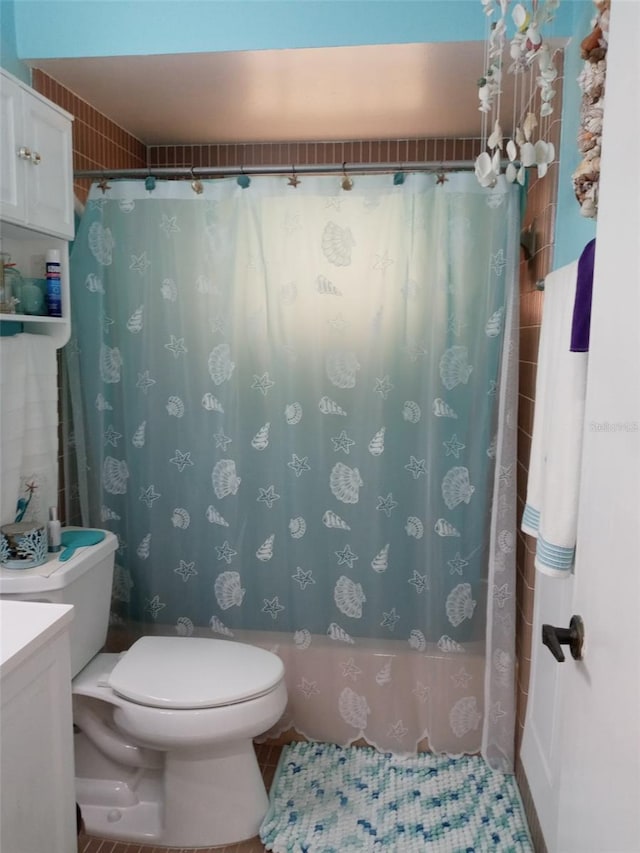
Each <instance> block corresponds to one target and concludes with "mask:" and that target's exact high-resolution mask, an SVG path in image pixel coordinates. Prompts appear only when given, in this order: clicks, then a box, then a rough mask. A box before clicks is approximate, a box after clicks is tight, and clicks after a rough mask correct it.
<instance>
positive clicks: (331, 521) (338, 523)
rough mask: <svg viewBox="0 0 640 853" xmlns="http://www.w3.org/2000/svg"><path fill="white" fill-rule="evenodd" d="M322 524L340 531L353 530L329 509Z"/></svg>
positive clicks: (323, 517)
mask: <svg viewBox="0 0 640 853" xmlns="http://www.w3.org/2000/svg"><path fill="white" fill-rule="evenodd" d="M322 523H323V524H324V526H325V527H329V528H331V527H333V528H336V529H338V530H351V528H350V527H349V525H348V524H347V522H346V521H345V520H344V519H342V518H340V516H339V515H336V513H335V512H333V511H332V510H330V509H328V510H327V511H326V512H325V514H324V515H323V516H322Z"/></svg>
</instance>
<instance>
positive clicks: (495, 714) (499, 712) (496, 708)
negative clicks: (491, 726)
mask: <svg viewBox="0 0 640 853" xmlns="http://www.w3.org/2000/svg"><path fill="white" fill-rule="evenodd" d="M506 713H507V712H506V711H505V710H503V708H502V705H501V704H500V702H495V703H494V704H493V705H492V706H491V711H490V713H489V716H490V717H491V722H492V723H497V722H498V720H499V719H500V717H504V715H505V714H506Z"/></svg>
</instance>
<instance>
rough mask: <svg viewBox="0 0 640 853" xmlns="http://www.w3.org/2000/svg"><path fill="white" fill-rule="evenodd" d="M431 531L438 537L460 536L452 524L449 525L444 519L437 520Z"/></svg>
mask: <svg viewBox="0 0 640 853" xmlns="http://www.w3.org/2000/svg"><path fill="white" fill-rule="evenodd" d="M433 529H434V530H435V532H436V533H437V534H438V536H460V531H459V530H456V528H455V527H454V526H453V524H450V523H449V522H448V521H447V520H446V518H439V519H438V520H437V521H436V523H435V524H434V525H433Z"/></svg>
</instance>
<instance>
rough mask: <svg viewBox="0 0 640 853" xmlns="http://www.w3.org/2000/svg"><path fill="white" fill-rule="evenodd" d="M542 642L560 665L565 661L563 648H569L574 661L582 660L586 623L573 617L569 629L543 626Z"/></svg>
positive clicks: (577, 617)
mask: <svg viewBox="0 0 640 853" xmlns="http://www.w3.org/2000/svg"><path fill="white" fill-rule="evenodd" d="M542 642H543V644H544V645H545V646H546V647H547V648H548V649H549V651H550V652H551V654H552V655H553V656H554V658H555V659H556V660H557V661H558V662H559V663H562V662H563V661H564V659H565V658H564V652H563V651H562V646H569V650H570V652H571V657H572V658H573V659H574V660H582V646H583V644H584V622H583V621H582V617H581V616H575V615H574V616H572V617H571V621H570V622H569V627H568V628H555V627H554V626H553V625H543V626H542Z"/></svg>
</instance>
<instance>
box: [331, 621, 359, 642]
mask: <svg viewBox="0 0 640 853" xmlns="http://www.w3.org/2000/svg"><path fill="white" fill-rule="evenodd" d="M327 637H329V638H330V639H332V640H338V641H339V642H341V643H351V644H353V643H354V642H355V640H354V639H353V637H351V636H350V635H349V634H347V632H346V631H345V630H344V628H341V627H340V625H338V624H337V623H336V622H332V623H331V624H330V625H329V627H328V628H327Z"/></svg>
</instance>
